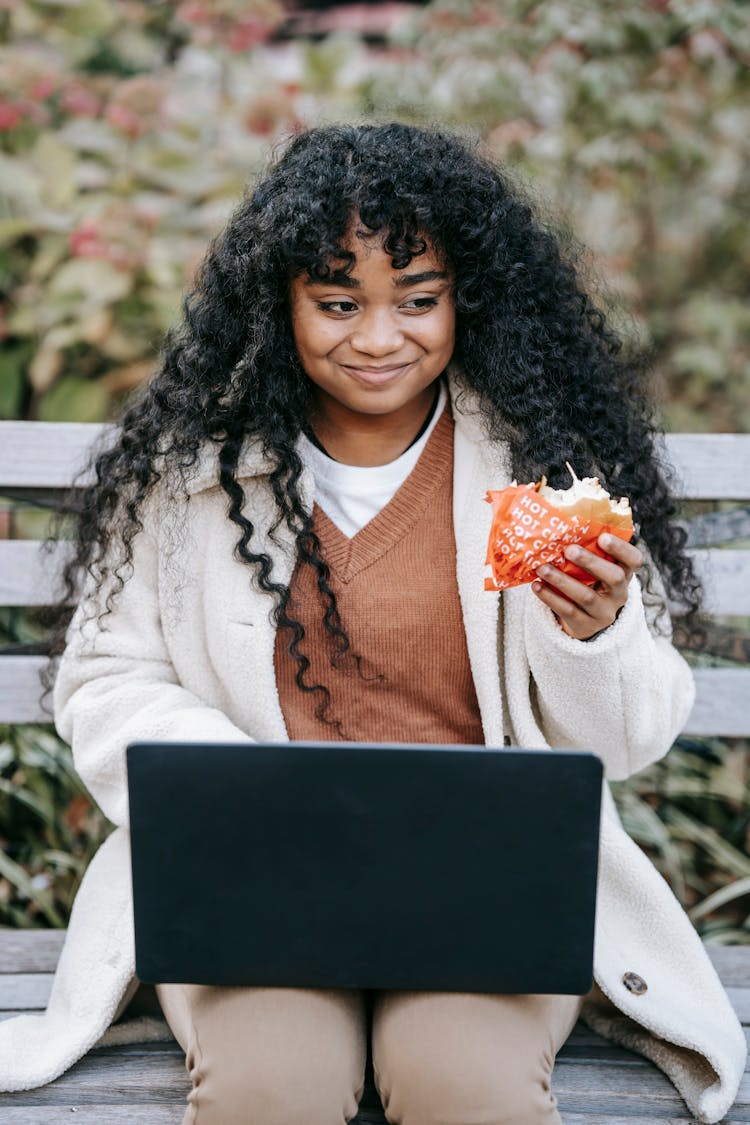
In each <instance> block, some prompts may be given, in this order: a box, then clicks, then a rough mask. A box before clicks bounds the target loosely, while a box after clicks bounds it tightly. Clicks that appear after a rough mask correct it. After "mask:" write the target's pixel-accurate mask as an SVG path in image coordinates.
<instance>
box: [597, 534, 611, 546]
mask: <svg viewBox="0 0 750 1125" xmlns="http://www.w3.org/2000/svg"><path fill="white" fill-rule="evenodd" d="M599 543H600V545H601V546H602V547H611V546H612V536H611V535H607V534H604V535H600V536H599Z"/></svg>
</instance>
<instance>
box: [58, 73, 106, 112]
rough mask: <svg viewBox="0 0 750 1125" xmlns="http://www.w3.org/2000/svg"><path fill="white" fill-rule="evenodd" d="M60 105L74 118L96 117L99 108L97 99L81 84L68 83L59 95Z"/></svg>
mask: <svg viewBox="0 0 750 1125" xmlns="http://www.w3.org/2000/svg"><path fill="white" fill-rule="evenodd" d="M60 105H61V107H62V108H63V109H64V110H66V111H67V112H68V113H72V114H74V116H76V117H96V116H97V115H98V113H99V110H100V108H101V106H100V103H99V99H98V98H97V97H95V96H94V94H92V92H91V90H89V89H87V87H86V86H84V85H83V83H81V82H69V83H68V85H67V86H66V87H65V89H64V90H63V91H62V94H61V95H60Z"/></svg>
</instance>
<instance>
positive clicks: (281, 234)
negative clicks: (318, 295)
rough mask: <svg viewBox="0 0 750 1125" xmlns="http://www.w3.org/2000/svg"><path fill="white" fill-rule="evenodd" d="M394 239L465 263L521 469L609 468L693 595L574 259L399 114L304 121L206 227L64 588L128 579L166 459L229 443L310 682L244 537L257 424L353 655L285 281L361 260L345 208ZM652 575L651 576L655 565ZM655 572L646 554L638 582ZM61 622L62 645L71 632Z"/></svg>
mask: <svg viewBox="0 0 750 1125" xmlns="http://www.w3.org/2000/svg"><path fill="white" fill-rule="evenodd" d="M355 216H358V219H359V225H360V228H363V229H364V230H367V231H371V232H373V234H378V235H379V236H380V237H382V238H383V245H384V248H385V250H386V252H387V253H388V254H389V255H390V256H391V258H392V261H393V265H394V268H397V269H401V268H404V267H405V266H407V265H408V264H409V262H410V261H411V259H412V258H413V257H414V256H416V255H418V254H419V253H421V252H423V251H424V249H425V247H426V246H427V245H429V246H430V247H431V248H433V249H434V250H435V252H436V253H437V254H438V255H439V256H441V257H442V258H443V259H444V260H445V261H446V263H447V264H448V266H449V268H450V272H451V275H452V277H453V279H454V292H453V296H454V301H455V308H456V351H455V356H454V359H455V361H456V364H457V366H458V368H459V369H460V371H461V372H462V377H463V379H464V381H465V383H466V385H467V386H469V387H471V388H473V390H474V391H475V392H476V393H477V394H478V396H479V400H480V403H481V407H482V410H483V415H484V418H485V423H486V429H487V435H488V439H489V440H492V441H504V442H507V444H508V446H509V448H510V453H511V458H512V466H513V472H514V474H515V475H516V477H517V478H518V479H519V480H522V481H528V480H537V479H538V478H539V476H540V475H541V474H542V473H546V475H547V477H548V478H549V480H550V482H551V483H552V484H553V485H554V486H557V487H561V486H565V485H566V483H569V480H568V477H567V471H566V469H565V463H566V461H569V462H570V463H571V464H573V465H575V467H576V469H577V471H578V473H579V474H580V475H584V474H589V475H599V476H601V477H602V478H603V479H604V480H605V482H606V484H607V487H608V488H609V489H610V491H611V492H613V493H614V494H616V495H627V496H629V497H630V499H631V503H632V506H633V509H634V513H635V518H636V521H637V523H638V525H639V527H640V535H641V537H642V539H643V541H644V542H645V543H646V544H647V545H648V551H649V554H650V556H651V559H652V560H653V564H654V565H655V567H656V568H657V569H658V571H659V572H660V574H661V576H662V579H663V581H664V585H665V587H666V591H667V593H668V594H669V595H671V596H672V597H673V598H675V599H676V600H678V601H679V602H680V603H681V604H682V606H683V607H684V608H685V609H686V610H687V611H688V615H687V616H688V620H690V619H691V618H693V617H694V615H695V614H696V613H697V611H698V608H699V599H700V586H699V582H698V580H697V577H696V575H695V573H694V570H693V568H692V565H691V561H690V559H689V557H688V556H687V555H686V553H685V550H684V546H685V533H684V531H683V530H682V529H681V528H680V527H679V526H677V525H676V524H675V523H674V522H673V520H674V517H675V515H676V507H675V504H674V501H673V500H672V498H671V497H670V492H669V487H668V479H667V477H666V475H665V470H664V468H663V466H662V465H661V464H660V461H659V456H658V451H657V450H656V447H655V441H656V437H657V427H656V424H655V421H654V410H653V407H652V404H651V402H650V398H649V395H648V393H647V380H646V378H645V369H644V365H643V364H642V363H641V362H639V359H638V357H637V356H628V357H626V356H625V355H624V353H623V349H622V346H621V341H620V340H619V338H618V336H617V334H616V333H615V332H614V331H613V330H612V329H611V328H610V327H609V326H608V325H607V323H606V320H605V315H604V313H603V312H602V311H601V310H600V309H599V308H598V307H597V306H596V305H595V304H594V302H593V300H592V299H591V297H590V296H589V295H588V294H587V293H586V292H585V291H584V288H583V284H582V282H581V279H580V276H579V272H578V270H577V268H576V264H575V255H571V254H570V253H568V254H564V253H563V250H562V248H561V242H560V239H559V238H558V237H557V236H556V235H555V234H554V233H553V232H552V230H551V228H550V227H549V225H547V224H545V223H544V222H542V221H541V220H540V219H538V218H537V217H536V216H535V213H534V210H533V208H532V206H531V205H530V204H529V202H528V201H527V200H526V198H525V195H524V193H523V192H522V191H520V190H519V189H518V187H517V186H515V185H514V184H513V182H512V180H511V178H510V176H509V175H508V174H507V173H506V172H504V171H503V170H501V169H499V168H498V167H497V166H496V165H495V163H494V162H493V161H492V160H490V159H489V158H488V157H486V156H485V155H483V153H482V152H481V149H480V146H479V145H478V144H477V143H474V142H469V141H467V140H466V139H464V138H461V137H458V136H455V135H453V134H451V133H448V132H446V131H442V130H432V129H423V128H416V127H411V126H407V125H402V124H385V125H361V126H354V125H336V126H325V127H320V128H315V129H311V130H309V131H308V132H305V133H302V134H301V135H298V136H296V137H294V138H293V139H292V140H291V142H290V143H289V144H288V145H287V146H286V148H285V149H284V151H283V152H282V153H281V155H280V156H278V157H277V158H276V159H275V160H274V162H273V163H272V164H271V166H270V168H269V169H268V171H267V172H266V173H265V175H264V176H263V177H262V178H261V179H260V181H259V182H258V183H257V185H256V186H255V189H254V190H253V191H251V192H249V193H248V194H247V195H246V196H245V197H244V198H243V200H242V201H241V202H240V204H239V205H238V207H237V208H236V210H235V211H234V213H233V214H232V216H231V218H230V219H229V222H228V223H227V225H226V227H225V229H224V230H223V231H222V232H221V233H220V234H219V235H218V236H217V237H216V238H215V239H214V240H213V242H212V243H211V245H210V247H209V249H208V252H207V254H206V257H205V259H204V261H203V263H202V265H201V267H200V268H199V271H198V273H197V277H196V280H195V283H194V286H193V288H192V291H191V292H189V293H188V294H187V296H186V297H185V300H184V304H183V311H184V315H183V319H182V321H181V323H180V324H179V325H177V326H175V327H174V328H173V329H172V330H170V332H169V333H168V334H167V336H166V339H165V343H164V346H163V349H162V354H161V362H160V367H159V370H158V371H157V373H156V374H155V376H154V378H153V379H152V380H151V381H150V383H149V384H148V385H147V386H146V388H145V391H144V393H143V394H142V395H141V396H140V397H139V399H138V400H137V401H136V402H134V403H133V404H132V405H131V406H130V407H129V408H128V409H127V411H126V412H125V414H124V416H123V418H122V420H121V423H120V426H119V429H118V431H117V436H116V440H115V441H114V443H113V444H111V445H110V446H109V447H108V448H106V449H105V450H104V451H102V452H100V453H99V454H98V456H97V457H96V459H95V463H94V465H93V469H94V483H93V484H91V485H90V486H89V487H88V488H86V489H83V490H82V491H81V492H80V493H79V495H78V498H77V500H76V501H75V505H76V527H77V547H76V550H75V554H74V557H73V558H72V559H71V561H70V563H69V565H68V566H67V568H66V571H65V575H64V581H65V596H64V598H63V601H67V602H68V603H69V602H70V601H71V599H72V598H73V597H74V596H75V595H76V592H79V591H80V581H81V579H82V577H84V576H85V574H86V573H87V572H88V574H89V575H90V576H91V577H92V578H93V579H94V580H95V582H96V583H97V584H98V586H99V588H101V587H102V584H103V583H104V582H105V581H106V582H107V588H108V590H109V595H108V597H107V598H106V605H105V607H104V609H103V610H102V611H101V612H103V613H106V612H108V611H109V610H110V609H111V607H112V603H113V599H114V598H115V597H116V596H117V593H118V592H119V590H120V589H121V588H122V585H123V583H124V582H125V581H126V580H127V575H128V572H129V571H128V568H129V565H130V563H131V561H132V553H133V540H134V538H135V536H136V535H137V534H138V532H139V531H140V530H141V527H142V520H141V517H142V511H143V504H144V501H145V500H146V498H147V497H148V496H149V494H150V493H151V492H152V490H153V489H154V486H155V485H156V484H157V482H158V481H159V480H160V479H161V478H162V477H163V476H164V474H165V471H166V470H165V466H170V467H178V468H179V469H180V470H181V471H183V472H184V471H185V470H186V469H187V468H189V467H190V466H191V465H192V464H193V463H194V462H195V460H196V458H197V456H198V453H199V451H200V449H201V447H203V446H205V444H206V443H208V442H213V443H216V444H217V445H218V448H219V476H218V482H217V483H219V484H220V485H221V488H222V489H223V491H224V492H225V493H226V497H227V516H228V519H230V520H231V521H232V522H233V523H235V524H236V525H237V528H238V533H239V534H238V540H237V545H236V553H237V555H238V557H239V558H240V559H242V560H243V561H244V562H245V563H247V565H248V566H249V567H250V568H252V570H253V571H254V573H255V577H256V581H257V583H258V585H259V586H260V588H261V589H262V590H263V591H266V592H267V593H268V594H269V597H270V599H272V602H271V604H272V606H273V608H272V612H273V615H274V617H275V621H276V623H277V625H278V627H279V628H281V629H284V630H286V631H287V633H288V639H289V651H290V652H291V655H292V656H293V658H294V660H295V661H296V663H297V671H296V680H297V684H298V686H299V687H300V688H301V689H302V690H304V691H315V692H318V693H320V698H319V703H318V711H319V714H322V713H324V712H325V711H326V710H327V708H328V706H329V704H330V695H329V692H328V689H327V688H326V687H325V685H321V684H309V683H308V682H307V681H306V679H305V674H306V672H307V670H308V668H309V660H308V658H307V657H306V656H305V654H304V651H303V648H302V644H303V641H304V628H303V626H302V625H301V624H300V623H299V622H298V621H296V620H295V619H294V618H293V617H292V616H291V615H290V593H289V588H288V586H286V585H285V584H284V583H282V582H279V581H278V580H277V579H276V578H275V576H274V572H273V564H272V560H271V558H270V556H269V555H268V554H266V553H264V552H262V551H255V550H254V549H253V538H254V531H255V528H254V526H253V523H252V521H251V519H250V518H249V517H248V516H247V515H246V514H245V512H244V500H245V496H244V492H243V489H242V486H241V484H240V483H239V481H238V479H237V472H236V470H237V465H238V458H239V455H240V451H241V449H242V446H243V444H244V443H245V442H246V441H247V440H248V439H255V440H259V441H260V442H261V444H262V447H263V449H264V451H265V452H266V454H267V455H268V456H269V458H270V461H271V463H272V464H273V465H274V466H275V467H274V468H273V470H272V472H271V473H270V477H269V481H270V487H271V489H272V490H273V495H274V497H275V502H276V505H277V509H278V520H277V525H276V526H277V527H278V526H281V524H282V522H283V523H284V524H286V526H287V527H288V528H289V529H290V531H291V532H292V533H293V534H294V536H295V538H296V545H297V557H298V560H299V561H300V564H303V565H309V566H311V567H312V568H313V569H314V571H315V575H316V579H317V589H318V591H319V594H320V599H321V613H322V617H323V620H324V623H325V628H326V630H327V631H328V634H329V636H330V640H331V645H332V654H333V657H334V659H336V658H337V657H339V658H340V657H342V656H344V655H345V654H346V653H349V654H350V656H351V655H352V654H351V648H350V642H349V637H348V636H347V633H346V629H345V625H344V623H343V622H342V621H341V619H340V617H339V613H338V608H337V603H336V596H335V593H334V590H333V589H332V587H331V584H330V575H329V570H328V567H327V565H326V562H325V559H324V558H323V556H322V553H321V547H320V543H319V541H318V539H317V537H316V535H315V532H314V530H313V526H312V517H311V515H310V513H309V512H308V511H307V510H306V509H305V507H304V506H303V504H302V502H301V499H300V492H299V487H298V486H299V480H300V475H301V473H302V463H301V461H300V458H299V454H298V453H297V450H296V442H297V438H298V436H299V434H300V431H301V430H302V429H304V428H305V425H306V422H307V419H308V416H309V413H310V410H311V406H312V391H311V387H312V385H311V383H310V380H309V379H308V378H307V376H306V375H305V372H304V370H303V369H302V366H301V364H300V361H299V358H298V356H297V352H296V349H295V346H294V340H293V335H292V326H291V320H290V313H289V300H288V290H289V282H290V279H291V278H293V277H295V276H299V275H302V274H308V275H310V276H312V277H314V278H321V279H322V278H326V277H327V276H329V274H330V273H331V272H332V271H333V270H334V269H336V270H341V269H344V270H346V269H350V268H351V266H352V264H353V256H352V254H351V253H350V252H347V250H346V249H345V247H344V245H343V244H344V242H345V240H346V236H347V233H348V231H349V230H350V229H351V223H352V219H353V218H354V217H355ZM652 577H653V575H652V576H651V578H652ZM651 585H652V583H651V579H650V578H649V568H646V586H647V588H650V587H651ZM64 632H65V629H64V624H62V623H61V625H60V628H59V630H58V633H57V637H56V640H55V642H54V648H53V654H54V653H59V652H60V651H61V649H62V646H63V643H64Z"/></svg>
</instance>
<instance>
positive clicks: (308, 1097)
mask: <svg viewBox="0 0 750 1125" xmlns="http://www.w3.org/2000/svg"><path fill="white" fill-rule="evenodd" d="M186 1065H187V1068H188V1071H189V1073H190V1078H191V1081H192V1089H191V1091H190V1093H189V1095H188V1111H187V1113H186V1115H185V1120H184V1125H258V1123H261V1122H262V1125H334V1123H340V1125H345V1123H346V1122H347V1121H349V1120H351V1119H352V1118H353V1117H355V1116H356V1113H357V1106H358V1104H359V1099H360V1097H361V1095H362V1086H363V1085H364V1081H363V1082H362V1085H361V1086H360V1087H359V1089H353V1088H352V1083H351V1081H348V1080H347V1078H346V1076H345V1075H342V1074H341V1072H340V1070H339V1069H337V1068H336V1067H335V1066H334V1065H331V1066H330V1067H326V1066H325V1064H324V1063H322V1062H321V1059H320V1058H317V1059H315V1060H311V1059H309V1058H307V1059H306V1058H304V1057H293V1058H290V1057H289V1056H285V1057H284V1060H283V1063H282V1062H280V1061H278V1062H277V1061H276V1060H274V1059H273V1057H272V1056H269V1055H264V1056H260V1057H249V1055H247V1054H244V1053H243V1055H242V1059H241V1060H236V1061H234V1062H233V1060H232V1059H230V1058H225V1059H223V1060H221V1059H217V1058H214V1059H212V1061H211V1062H210V1063H201V1061H199V1058H198V1055H197V1053H193V1052H190V1053H188V1055H187V1057H186Z"/></svg>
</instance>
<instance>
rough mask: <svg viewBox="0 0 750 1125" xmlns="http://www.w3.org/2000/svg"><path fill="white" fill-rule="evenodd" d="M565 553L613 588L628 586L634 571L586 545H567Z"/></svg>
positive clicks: (571, 559)
mask: <svg viewBox="0 0 750 1125" xmlns="http://www.w3.org/2000/svg"><path fill="white" fill-rule="evenodd" d="M563 553H564V555H565V558H566V559H568V560H569V561H570V562H573V563H575V564H576V566H579V567H581V569H582V570H585V571H588V573H589V574H590V575H591V576H592V577H593V578H596V580H597V582H601V583H603V585H605V586H608V587H609V588H610V589H611V590H614V589H618V588H619V587H621V586H626V585H627V583H628V582H629V581H630V576H631V574H632V573H633V572H632V570H630V568H629V567H624V566H622V565H619V564H618V563H614V562H610V560H609V559H603V558H602V557H601V555H595V554H594V552H593V551H587V550H586V548H585V547H578V546H571V547H566V548H565V551H564V552H563ZM540 573H541V572H540Z"/></svg>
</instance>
